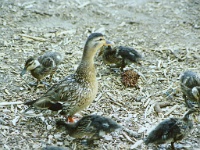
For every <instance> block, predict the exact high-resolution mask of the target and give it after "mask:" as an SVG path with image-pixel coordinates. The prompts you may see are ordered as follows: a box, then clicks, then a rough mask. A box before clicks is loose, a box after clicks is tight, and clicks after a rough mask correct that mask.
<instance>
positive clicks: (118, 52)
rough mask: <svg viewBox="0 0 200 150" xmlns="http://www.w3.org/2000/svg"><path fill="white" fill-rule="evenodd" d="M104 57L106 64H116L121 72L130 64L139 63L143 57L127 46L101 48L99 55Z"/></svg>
mask: <svg viewBox="0 0 200 150" xmlns="http://www.w3.org/2000/svg"><path fill="white" fill-rule="evenodd" d="M101 54H102V55H103V56H102V58H103V62H104V64H107V65H109V64H116V67H120V68H121V71H123V69H124V68H125V67H126V65H128V64H130V63H133V62H135V63H138V62H139V61H140V60H141V59H142V56H141V54H139V53H138V52H137V51H136V50H134V49H133V48H130V47H126V46H116V47H114V48H112V47H111V46H104V47H102V48H101V51H100V53H99V55H101Z"/></svg>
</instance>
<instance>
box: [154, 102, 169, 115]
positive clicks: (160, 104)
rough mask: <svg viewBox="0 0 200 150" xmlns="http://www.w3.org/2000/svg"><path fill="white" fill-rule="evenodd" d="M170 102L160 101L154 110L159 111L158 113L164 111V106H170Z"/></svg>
mask: <svg viewBox="0 0 200 150" xmlns="http://www.w3.org/2000/svg"><path fill="white" fill-rule="evenodd" d="M169 105H170V103H169V102H158V103H156V104H155V105H154V110H155V111H156V112H157V113H162V112H163V111H162V109H161V108H162V107H166V106H169Z"/></svg>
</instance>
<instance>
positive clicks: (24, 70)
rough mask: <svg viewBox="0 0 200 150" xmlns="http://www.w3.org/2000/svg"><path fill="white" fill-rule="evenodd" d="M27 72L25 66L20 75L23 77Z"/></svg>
mask: <svg viewBox="0 0 200 150" xmlns="http://www.w3.org/2000/svg"><path fill="white" fill-rule="evenodd" d="M25 73H26V68H24V69H23V70H22V72H21V73H20V76H21V77H22V76H23V75H24V74H25Z"/></svg>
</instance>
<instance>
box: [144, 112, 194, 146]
mask: <svg viewBox="0 0 200 150" xmlns="http://www.w3.org/2000/svg"><path fill="white" fill-rule="evenodd" d="M193 112H195V109H190V110H189V111H188V112H186V113H185V115H184V116H183V118H169V119H166V120H164V121H162V122H161V123H159V124H158V125H157V126H156V128H155V129H153V130H152V131H151V132H150V133H149V135H148V136H147V137H146V138H145V139H144V143H145V144H146V145H148V144H150V143H154V144H156V145H158V144H165V143H171V148H172V149H174V143H175V142H177V141H180V140H182V139H183V138H185V137H186V136H187V135H188V134H189V133H190V131H191V129H192V127H193V123H192V121H191V120H190V119H189V115H190V114H191V113H193Z"/></svg>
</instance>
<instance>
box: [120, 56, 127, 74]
mask: <svg viewBox="0 0 200 150" xmlns="http://www.w3.org/2000/svg"><path fill="white" fill-rule="evenodd" d="M125 67H126V64H125V60H124V59H123V60H122V64H121V72H123V71H124V68H125Z"/></svg>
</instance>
